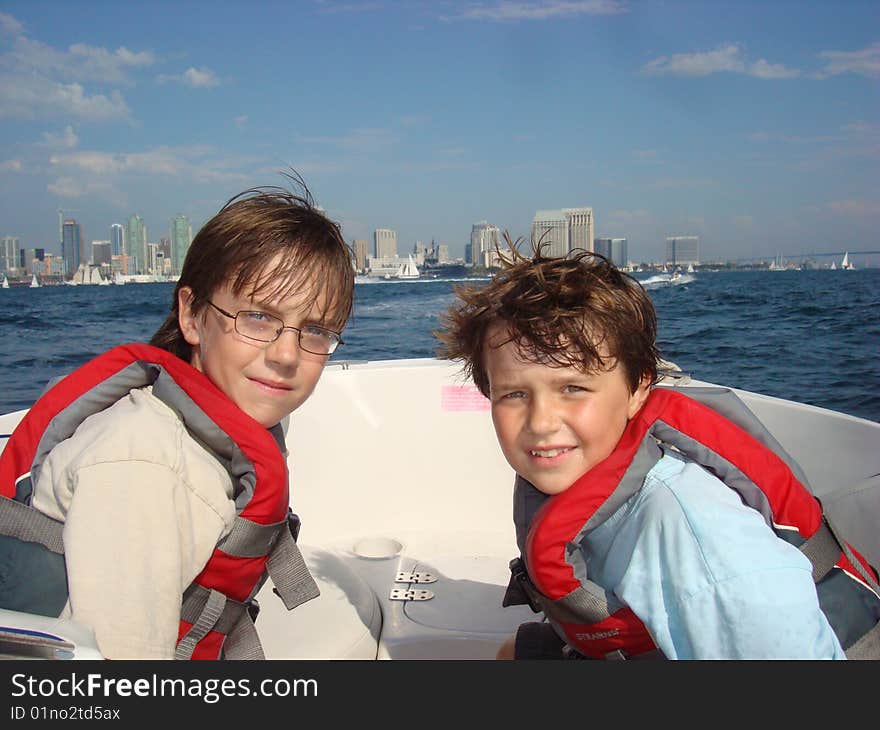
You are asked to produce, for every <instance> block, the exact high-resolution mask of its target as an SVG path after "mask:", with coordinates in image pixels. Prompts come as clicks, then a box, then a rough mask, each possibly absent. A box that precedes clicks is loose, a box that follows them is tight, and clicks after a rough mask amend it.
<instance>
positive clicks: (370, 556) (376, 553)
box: [352, 537, 403, 560]
mask: <svg viewBox="0 0 880 730" xmlns="http://www.w3.org/2000/svg"><path fill="white" fill-rule="evenodd" d="M352 550H353V551H354V554H355V555H357V557H359V558H364V559H366V560H387V559H388V558H394V557H397V556H398V555H400V551H401V550H403V544H402V543H401V542H400V541H398V540H395V539H394V538H393V537H364V538H361V539H360V540H358V541H357V542H356V543H355V544H354V547H353V548H352Z"/></svg>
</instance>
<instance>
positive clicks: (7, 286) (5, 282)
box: [0, 274, 9, 289]
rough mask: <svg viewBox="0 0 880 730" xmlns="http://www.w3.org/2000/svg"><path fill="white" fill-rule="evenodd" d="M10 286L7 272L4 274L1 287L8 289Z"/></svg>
mask: <svg viewBox="0 0 880 730" xmlns="http://www.w3.org/2000/svg"><path fill="white" fill-rule="evenodd" d="M8 288H9V279H7V278H6V274H3V283H2V284H0V289H8Z"/></svg>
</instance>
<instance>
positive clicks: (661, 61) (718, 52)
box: [642, 43, 800, 79]
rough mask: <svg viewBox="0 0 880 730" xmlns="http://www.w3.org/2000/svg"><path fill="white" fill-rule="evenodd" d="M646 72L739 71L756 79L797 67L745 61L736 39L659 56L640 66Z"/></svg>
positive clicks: (789, 73) (786, 75) (791, 72)
mask: <svg viewBox="0 0 880 730" xmlns="http://www.w3.org/2000/svg"><path fill="white" fill-rule="evenodd" d="M642 71H643V72H644V73H648V74H657V75H661V74H662V75H668V76H709V75H710V74H714V73H721V72H728V73H741V74H747V75H749V76H754V77H755V78H759V79H790V78H794V77H796V76H798V75H800V71H798V70H796V69H790V68H787V67H786V66H783V65H782V64H778V63H776V64H774V63H769V62H768V61H766V60H764V59H763V58H761V59H758V60H757V61H753V62H751V61H748V60H747V59H746V58H744V56H743V53H742V49H741V48H740V46H739V45H738V44H736V43H728V44H727V45H724V46H720V47H719V48H716V49H715V50H713V51H703V52H698V53H676V54H674V55H672V56H660V57H659V58H655V59H654V60H652V61H649V62H648V63H646V64H645V65H644V66H643V67H642Z"/></svg>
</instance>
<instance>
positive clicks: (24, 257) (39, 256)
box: [18, 248, 46, 276]
mask: <svg viewBox="0 0 880 730" xmlns="http://www.w3.org/2000/svg"><path fill="white" fill-rule="evenodd" d="M45 257H46V250H45V249H43V248H23V249H21V259H20V260H19V262H18V268H19V269H20V270H21V271H24V273H25V274H27V275H28V276H29V275H31V274H33V273H36V268H35V267H34V263H35V262H36V263H37V264H42V262H43V259H45ZM37 268H39V267H37Z"/></svg>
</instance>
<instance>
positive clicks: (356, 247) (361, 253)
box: [351, 238, 369, 271]
mask: <svg viewBox="0 0 880 730" xmlns="http://www.w3.org/2000/svg"><path fill="white" fill-rule="evenodd" d="M351 247H352V250H353V251H354V267H355V268H356V269H357V270H358V271H364V270H365V269H366V268H367V256H368V255H369V244H368V243H367V239H366V238H356V239H354V241H352V244H351Z"/></svg>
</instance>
